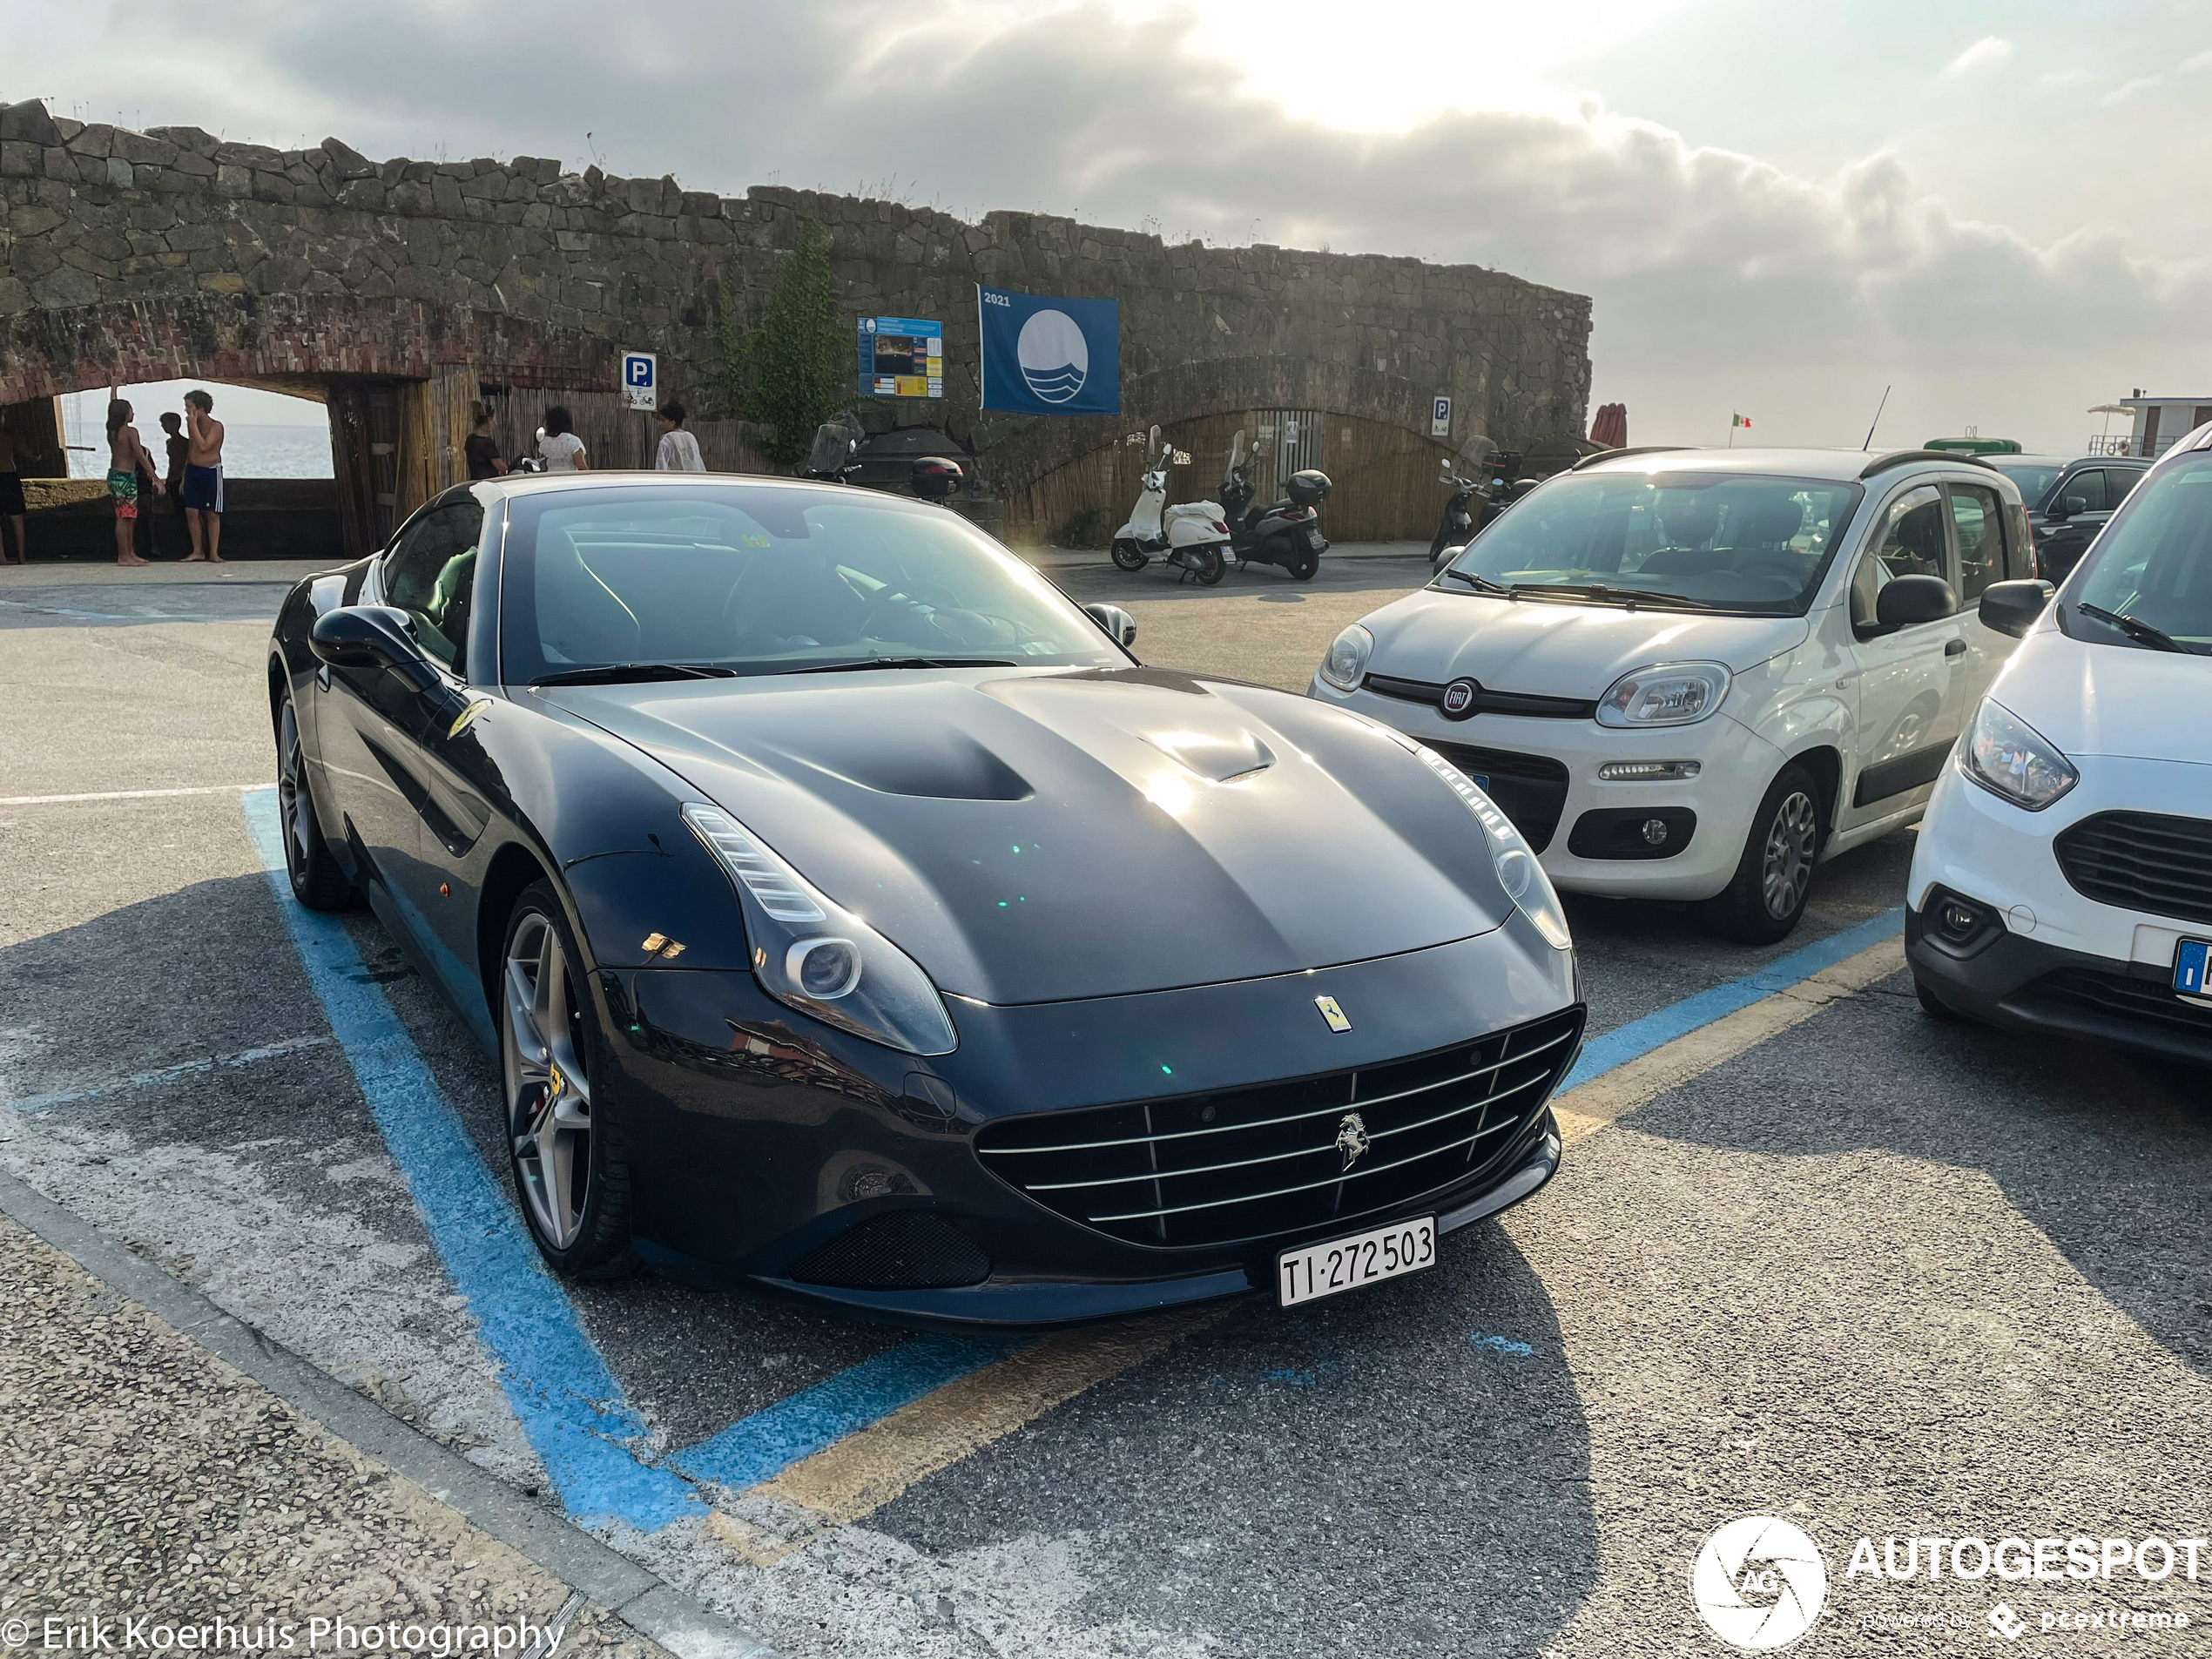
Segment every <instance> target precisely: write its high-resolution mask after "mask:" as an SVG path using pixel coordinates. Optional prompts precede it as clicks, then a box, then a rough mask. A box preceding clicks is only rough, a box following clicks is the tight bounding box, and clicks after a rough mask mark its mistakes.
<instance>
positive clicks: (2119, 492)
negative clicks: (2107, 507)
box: [2105, 467, 2143, 507]
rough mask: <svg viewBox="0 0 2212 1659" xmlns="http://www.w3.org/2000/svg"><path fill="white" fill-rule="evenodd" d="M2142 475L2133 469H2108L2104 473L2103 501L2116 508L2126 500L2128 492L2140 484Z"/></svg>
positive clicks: (2139, 470) (2139, 471)
mask: <svg viewBox="0 0 2212 1659" xmlns="http://www.w3.org/2000/svg"><path fill="white" fill-rule="evenodd" d="M2142 481H2143V475H2142V472H2141V469H2137V468H2134V467H2120V468H2116V469H2113V468H2108V469H2107V470H2106V472H2105V500H2106V501H2107V502H2108V503H2110V504H2111V505H2112V506H2114V507H2117V506H2119V505H2120V503H2121V502H2123V501H2126V500H2127V499H2128V491H2130V490H2132V489H2134V487H2135V486H2136V485H2137V484H2139V483H2141V482H2142Z"/></svg>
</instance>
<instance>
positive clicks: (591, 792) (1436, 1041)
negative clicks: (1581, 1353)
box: [268, 473, 1583, 1325]
mask: <svg viewBox="0 0 2212 1659" xmlns="http://www.w3.org/2000/svg"><path fill="white" fill-rule="evenodd" d="M679 478H680V482H678V479H679ZM1135 631H1136V630H1135V625H1134V624H1132V623H1130V620H1129V617H1128V616H1127V613H1125V612H1122V611H1118V610H1114V609H1113V608H1112V607H1110V606H1097V607H1093V608H1090V609H1089V612H1088V614H1087V613H1086V610H1084V609H1082V608H1079V607H1077V606H1076V604H1073V603H1072V602H1070V601H1069V599H1067V598H1066V597H1064V596H1063V595H1062V594H1061V593H1060V592H1059V590H1057V589H1055V588H1054V587H1053V586H1052V585H1051V584H1050V583H1048V582H1046V581H1045V580H1044V579H1043V578H1042V577H1040V576H1039V575H1038V574H1037V573H1036V571H1035V570H1032V569H1031V568H1030V567H1029V566H1028V565H1026V564H1024V563H1022V561H1020V560H1019V559H1016V558H1015V557H1014V556H1012V555H1011V554H1009V553H1008V552H1007V551H1006V550H1005V549H1003V548H1002V547H1001V546H999V544H998V543H995V542H994V541H992V540H991V539H990V538H989V537H988V536H984V535H982V534H981V532H979V531H977V530H975V529H973V528H972V527H971V526H969V525H968V523H966V522H965V521H964V520H962V519H961V518H960V517H959V516H956V515H954V514H953V513H951V512H949V511H948V510H946V509H943V508H941V507H937V506H934V505H930V504H928V503H926V502H917V501H912V500H906V499H900V498H898V497H894V496H887V495H884V494H880V493H878V492H875V491H873V490H862V489H845V488H840V487H838V486H836V485H833V484H816V483H805V482H790V481H776V480H768V479H743V478H713V477H705V476H690V475H671V474H665V473H659V474H655V473H632V474H623V473H590V474H583V475H577V474H558V475H548V476H545V477H539V478H528V479H516V478H506V479H496V480H490V481H487V482H479V483H474V484H469V485H466V486H462V487H460V488H457V489H452V490H448V491H447V492H446V493H445V494H444V495H442V496H439V497H437V498H436V499H435V500H434V501H433V502H431V503H430V504H429V505H428V506H427V507H425V508H424V509H422V510H421V512H419V513H417V514H416V515H415V516H414V517H413V518H411V519H410V520H409V521H408V523H406V524H405V525H404V526H403V527H402V528H401V530H400V532H399V534H398V535H397V536H395V538H394V540H393V543H392V545H391V546H390V548H389V549H388V550H386V551H384V552H383V553H381V554H380V555H379V556H376V557H374V558H371V559H367V560H364V561H362V562H361V563H356V564H353V565H349V566H347V567H346V568H344V569H342V570H334V571H330V572H327V573H326V574H324V575H321V576H318V577H311V578H310V579H308V580H307V581H305V582H303V583H300V585H299V586H298V587H297V588H295V589H294V590H293V591H292V594H291V595H290V597H288V598H287V601H286V603H285V605H284V607H283V610H282V612H281V613H280V617H279V618H278V622H277V626H276V630H275V634H274V637H273V641H272V645H271V654H270V658H269V664H268V671H269V699H270V712H271V715H272V718H273V722H274V726H275V731H276V734H277V746H278V766H279V799H280V804H281V806H282V808H283V811H284V818H285V828H286V855H287V868H288V873H289V875H290V878H291V884H292V890H293V894H295V895H297V897H298V898H299V899H300V901H301V902H302V903H305V904H307V905H310V906H313V907H318V908H330V907H338V906H341V905H343V904H346V903H347V902H349V901H350V900H352V899H353V898H354V896H355V895H356V894H365V895H366V896H367V897H368V900H369V901H370V902H371V903H372V904H373V905H374V907H375V910H376V912H377V914H378V915H379V917H380V918H381V920H382V921H383V922H384V924H385V926H386V927H388V929H389V930H390V931H391V932H392V934H394V935H395V937H396V938H397V940H398V941H400V943H401V946H402V948H405V949H407V950H408V952H409V953H410V954H411V955H412V957H413V958H414V960H415V962H416V964H417V966H418V967H419V968H420V969H421V972H422V973H424V974H426V975H427V976H428V978H429V979H430V980H431V981H433V982H434V983H435V984H437V985H439V986H440V987H442V989H443V990H444V991H445V993H446V994H447V995H448V997H450V999H451V1000H452V1001H453V1002H454V1004H455V1007H456V1008H458V1009H459V1010H460V1011H461V1014H462V1017H463V1019H464V1020H465V1022H467V1023H468V1024H469V1027H470V1028H472V1029H473V1030H474V1031H475V1033H476V1035H477V1036H478V1038H479V1040H480V1041H481V1042H482V1044H483V1046H484V1048H485V1049H486V1050H487V1052H488V1053H489V1054H490V1055H494V1056H496V1059H497V1062H498V1064H499V1065H500V1067H501V1070H502V1077H503V1082H504V1089H503V1099H504V1102H505V1111H506V1116H507V1122H506V1124H505V1128H506V1131H507V1135H506V1138H507V1143H508V1144H509V1148H510V1150H511V1154H512V1163H513V1173H514V1177H515V1182H516V1190H517V1192H518V1195H519V1197H520V1200H521V1207H522V1210H523V1214H524V1216H525V1217H527V1218H528V1220H529V1226H530V1229H531V1231H532V1233H533V1234H534V1235H535V1237H536V1241H537V1244H538V1246H539V1248H540V1250H541V1251H543V1253H544V1255H545V1257H546V1259H547V1260H548V1261H549V1262H550V1263H551V1264H552V1265H553V1266H554V1267H555V1268H556V1270H558V1271H563V1272H565V1273H570V1274H575V1275H588V1276H599V1275H604V1274H607V1273H610V1272H613V1271H619V1270H620V1269H622V1268H624V1267H625V1266H627V1265H629V1264H631V1262H633V1261H634V1260H636V1259H637V1257H638V1256H639V1255H643V1256H644V1257H646V1258H649V1259H654V1260H658V1261H661V1262H664V1263H670V1264H676V1263H682V1264H687V1265H688V1266H689V1267H691V1268H692V1269H694V1270H697V1269H705V1270H711V1271H721V1272H725V1273H728V1274H732V1275H738V1276H742V1277H746V1278H752V1279H753V1280H754V1281H756V1282H759V1283H763V1284H766V1285H772V1286H775V1287H778V1288H781V1289H784V1290H787V1291H801V1292H805V1293H807V1294H810V1295H813V1296H816V1297H820V1298H829V1299H832V1300H834V1301H838V1302H840V1303H843V1304H845V1305H848V1306H851V1307H853V1308H857V1309H861V1310H866V1311H868V1312H875V1313H880V1314H891V1315H898V1316H901V1317H905V1318H939V1319H949V1320H957V1321H963V1322H968V1323H973V1324H982V1325H1031V1324H1039V1323H1049V1322H1056V1321H1061V1320H1067V1319H1082V1318H1103V1317H1105V1316H1108V1315H1111V1314H1120V1313H1130V1312H1139V1311H1142V1310H1145V1309H1151V1308H1160V1307H1167V1306H1171V1305H1176V1304H1178V1303H1184V1302H1190V1301H1195V1300H1199V1299H1203V1298H1210V1297H1218V1296H1226V1295H1231V1294H1235V1293H1237V1292H1239V1291H1248V1290H1254V1289H1257V1290H1261V1291H1273V1292H1275V1293H1276V1294H1277V1295H1278V1297H1279V1298H1280V1299H1282V1300H1283V1301H1285V1302H1286V1303H1290V1302H1301V1301H1304V1300H1305V1299H1308V1298H1312V1297H1316V1296H1324V1295H1327V1294H1329V1293H1331V1291H1337V1290H1344V1289H1349V1288H1351V1287H1352V1286H1354V1285H1360V1284H1364V1283H1366V1282H1368V1281H1369V1280H1371V1279H1373V1278H1384V1277H1388V1276H1389V1275H1390V1274H1392V1273H1395V1272H1403V1271H1413V1270H1414V1269H1418V1268H1422V1267H1426V1266H1428V1265H1431V1264H1433V1263H1434V1262H1435V1261H1436V1259H1437V1244H1438V1240H1439V1238H1440V1236H1441V1235H1443V1234H1445V1233H1447V1232H1449V1231H1452V1230H1453V1229H1454V1228H1456V1227H1460V1226H1462V1225H1465V1224H1467V1223H1469V1222H1471V1221H1474V1220H1476V1219H1478V1218H1480V1217H1484V1216H1487V1215H1490V1214H1493V1213H1494V1212H1495V1211H1499V1210H1501V1209H1503V1208H1504V1207H1505V1206H1506V1205H1507V1204H1512V1203H1514V1202H1516V1201H1517V1200H1519V1199H1521V1198H1523V1197H1527V1196H1528V1194H1530V1193H1532V1192H1534V1190H1536V1189H1537V1188H1538V1187H1540V1186H1541V1185H1542V1184H1544V1183H1545V1182H1546V1181H1547V1180H1548V1179H1549V1178H1550V1177H1551V1174H1552V1172H1553V1170H1554V1169H1555V1168H1556V1167H1557V1165H1558V1162H1559V1157H1560V1139H1559V1136H1558V1134H1557V1131H1556V1129H1555V1127H1554V1123H1553V1121H1552V1116H1551V1111H1550V1107H1549V1104H1548V1102H1549V1097H1550V1096H1551V1093H1552V1090H1553V1089H1554V1086H1555V1085H1556V1084H1557V1082H1559V1080H1560V1078H1561V1076H1563V1075H1564V1074H1565V1073H1566V1071H1567V1069H1568V1067H1569V1066H1570V1065H1571V1064H1572V1063H1573V1062H1574V1059H1575V1053H1576V1051H1577V1049H1579V1047H1580V1044H1581V1030H1582V1020H1583V1006H1582V1001H1581V991H1580V986H1579V983H1578V981H1577V979H1576V974H1575V957H1574V953H1573V950H1572V948H1570V944H1569V941H1568V934H1567V929H1566V923H1565V920H1564V917H1563V915H1562V914H1561V911H1560V907H1559V902H1558V899H1557V897H1556V895H1555V894H1554V893H1553V892H1552V888H1551V884H1550V882H1549V881H1548V880H1547V879H1546V877H1545V875H1544V873H1543V872H1542V870H1541V868H1540V867H1538V865H1537V863H1536V860H1535V855H1534V853H1533V852H1531V851H1530V850H1529V848H1528V846H1527V843H1526V842H1525V841H1524V840H1521V836H1520V833H1519V832H1517V831H1516V830H1514V827H1513V826H1512V825H1511V824H1510V823H1509V822H1508V821H1507V819H1506V818H1505V816H1504V815H1503V814H1502V813H1500V812H1499V811H1498V810H1497V809H1496V808H1495V807H1494V806H1492V805H1491V803H1490V801H1489V799H1488V798H1487V796H1485V795H1483V794H1482V793H1481V792H1480V791H1479V790H1477V789H1476V788H1475V787H1474V786H1473V785H1472V784H1471V783H1469V782H1468V781H1467V779H1466V778H1465V777H1464V776H1463V775H1462V774H1461V773H1460V772H1457V771H1456V770H1455V769H1453V767H1452V766H1451V765H1449V764H1447V762H1445V761H1444V760H1443V759H1440V757H1439V756H1437V755H1436V754H1434V753H1433V752H1431V751H1429V750H1427V749H1426V748H1424V747H1423V746H1422V745H1420V744H1419V743H1416V742H1414V741H1413V740H1412V739H1411V738H1403V737H1400V736H1399V734H1397V733H1395V732H1387V731H1385V730H1383V729H1382V728H1380V727H1379V726H1378V725H1375V724H1374V723H1373V722H1372V721H1369V720H1366V719H1363V718H1359V717H1358V716H1356V715H1352V714H1347V713H1345V712H1344V711H1341V710H1338V709H1333V708H1330V707H1327V706H1325V705H1322V704H1319V703H1317V702H1314V701H1312V700H1310V699H1308V698H1301V697H1295V696H1291V695H1289V694H1287V693H1285V692H1281V691H1269V690H1265V689H1264V688H1262V687H1258V686H1254V685H1244V684H1241V683H1238V682H1236V681H1231V680H1225V679H1217V678H1210V677H1207V676H1204V675H1192V674H1184V673H1177V672H1171V671H1167V670H1163V669H1152V668H1146V667H1143V666H1142V665H1140V664H1138V663H1137V661H1136V658H1133V657H1132V656H1130V653H1129V651H1128V650H1127V644H1128V642H1129V641H1130V639H1131V638H1132V637H1134V635H1135Z"/></svg>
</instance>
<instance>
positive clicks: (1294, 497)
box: [1221, 428, 1333, 582]
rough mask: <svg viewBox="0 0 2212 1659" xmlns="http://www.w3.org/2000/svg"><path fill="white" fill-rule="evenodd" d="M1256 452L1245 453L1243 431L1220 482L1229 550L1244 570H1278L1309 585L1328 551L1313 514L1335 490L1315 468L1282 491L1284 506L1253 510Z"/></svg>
mask: <svg viewBox="0 0 2212 1659" xmlns="http://www.w3.org/2000/svg"><path fill="white" fill-rule="evenodd" d="M1257 459H1258V451H1257V450H1254V451H1252V452H1251V453H1249V454H1248V453H1247V452H1246V450H1245V448H1244V431H1243V428H1238V433H1237V435H1236V437H1235V438H1234V439H1232V440H1231V442H1230V446H1229V471H1228V473H1227V474H1226V475H1224V477H1223V479H1222V481H1221V505H1222V509H1223V522H1224V523H1226V524H1227V525H1228V526H1229V543H1230V550H1231V551H1232V552H1233V553H1235V554H1236V556H1237V563H1238V567H1239V568H1240V569H1241V568H1242V567H1243V566H1244V565H1247V564H1274V565H1279V566H1281V567H1282V568H1283V569H1284V570H1287V571H1289V572H1290V574H1291V577H1292V579H1293V580H1295V581H1298V582H1311V581H1312V580H1313V573H1314V572H1315V571H1316V570H1319V569H1320V568H1321V556H1322V555H1323V554H1324V553H1325V552H1327V551H1328V550H1329V543H1328V539H1327V538H1326V537H1325V536H1323V535H1322V534H1321V516H1320V514H1319V513H1318V512H1316V511H1315V510H1314V509H1316V508H1318V507H1319V506H1320V504H1321V503H1322V502H1325V501H1326V500H1327V499H1328V498H1329V491H1330V490H1331V489H1332V488H1333V486H1332V484H1331V483H1330V482H1329V475H1328V474H1327V473H1325V472H1322V471H1320V470H1319V469H1316V468H1311V467H1309V468H1307V469H1304V470H1303V471H1299V472H1294V473H1292V474H1291V475H1290V478H1289V479H1288V480H1287V481H1286V482H1285V485H1284V489H1285V491H1287V494H1286V496H1285V498H1284V499H1283V500H1281V501H1278V502H1269V503H1268V505H1266V506H1265V507H1255V506H1253V505H1252V496H1253V495H1254V493H1255V492H1254V490H1253V489H1252V463H1253V462H1254V461H1256V460H1257Z"/></svg>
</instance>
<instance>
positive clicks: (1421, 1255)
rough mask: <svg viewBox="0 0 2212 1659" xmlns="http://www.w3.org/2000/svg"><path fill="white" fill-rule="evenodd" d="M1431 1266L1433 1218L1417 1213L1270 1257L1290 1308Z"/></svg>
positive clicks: (1279, 1289) (1433, 1262) (1433, 1256)
mask: <svg viewBox="0 0 2212 1659" xmlns="http://www.w3.org/2000/svg"><path fill="white" fill-rule="evenodd" d="M1435 1265H1436V1217H1434V1216H1417V1217H1414V1218H1413V1220H1411V1221H1400V1222H1394V1223H1393V1224H1391V1225H1390V1226H1387V1227H1378V1228H1376V1229H1375V1231H1372V1232H1366V1233H1354V1234H1353V1235H1352V1237H1351V1238H1332V1239H1331V1240H1329V1242H1328V1243H1326V1244H1308V1245H1306V1246H1305V1248H1304V1249H1303V1250H1286V1251H1284V1252H1283V1253H1282V1254H1281V1255H1280V1256H1278V1257H1277V1258H1275V1288H1276V1293H1277V1294H1278V1296H1280V1297H1281V1298H1282V1304H1283V1305H1284V1306H1285V1307H1295V1306H1296V1305H1298V1304H1299V1303H1300V1302H1318V1301H1319V1300H1320V1299H1321V1298H1323V1297H1325V1296H1334V1295H1336V1294H1337V1293H1338V1292H1339V1291H1356V1290H1358V1289H1359V1287H1360V1286H1361V1285H1372V1284H1373V1283H1374V1282H1375V1281H1376V1280H1377V1279H1382V1278H1397V1277H1398V1276H1399V1274H1400V1273H1418V1272H1420V1271H1421V1270H1422V1269H1423V1268H1425V1267H1433V1266H1435Z"/></svg>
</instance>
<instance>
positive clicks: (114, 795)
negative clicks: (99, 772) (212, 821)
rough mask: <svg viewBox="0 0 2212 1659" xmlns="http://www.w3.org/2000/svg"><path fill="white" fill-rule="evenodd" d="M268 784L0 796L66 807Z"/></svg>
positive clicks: (1, 802) (238, 791) (4, 800)
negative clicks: (92, 802) (85, 802)
mask: <svg viewBox="0 0 2212 1659" xmlns="http://www.w3.org/2000/svg"><path fill="white" fill-rule="evenodd" d="M267 787H268V786H267V785H266V784H199V785H196V786H193V787H192V788H190V789H99V790H94V791H93V792H91V793H90V794H85V795H0V806H68V805H70V804H71V803H72V802H75V801H80V800H157V799H165V798H166V797H168V796H172V795H242V794H244V793H245V792H246V791H247V790H249V789H266V788H267Z"/></svg>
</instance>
